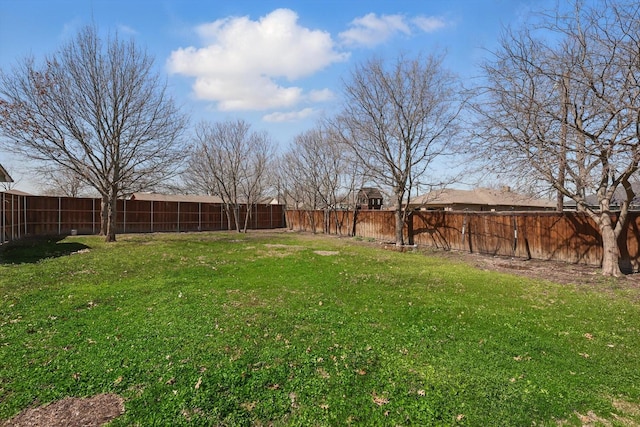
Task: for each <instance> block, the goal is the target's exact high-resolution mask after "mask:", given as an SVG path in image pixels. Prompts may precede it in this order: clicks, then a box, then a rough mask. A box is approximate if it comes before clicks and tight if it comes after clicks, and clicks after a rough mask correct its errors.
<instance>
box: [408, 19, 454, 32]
mask: <svg viewBox="0 0 640 427" xmlns="http://www.w3.org/2000/svg"><path fill="white" fill-rule="evenodd" d="M413 23H414V24H415V25H416V26H417V27H418V28H420V29H421V30H422V31H424V32H425V33H433V32H434V31H438V30H440V29H442V28H444V27H446V26H447V22H446V21H445V20H444V19H443V18H440V17H438V16H417V17H415V18H413Z"/></svg>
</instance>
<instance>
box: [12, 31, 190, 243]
mask: <svg viewBox="0 0 640 427" xmlns="http://www.w3.org/2000/svg"><path fill="white" fill-rule="evenodd" d="M0 117H1V118H2V120H1V121H0V128H1V130H2V133H3V134H4V135H5V136H6V137H7V138H8V140H9V145H10V146H9V147H8V148H9V149H11V150H12V151H14V152H16V153H19V154H22V155H24V156H26V157H27V158H28V159H32V160H37V161H43V162H47V163H53V164H56V165H57V166H59V167H60V168H62V169H67V170H69V171H71V172H72V173H74V174H76V175H78V176H80V177H82V180H83V181H85V182H87V183H88V184H90V185H91V186H92V187H93V188H95V189H96V191H97V192H98V193H99V194H100V195H101V197H102V227H101V233H102V234H104V235H105V236H106V240H107V241H114V240H115V238H116V200H117V198H118V197H119V196H121V195H124V194H126V193H128V192H132V191H139V190H141V189H144V188H147V187H148V186H151V185H153V184H155V183H157V182H159V181H161V180H163V179H166V178H167V177H168V176H170V175H171V174H172V173H173V172H174V171H175V170H176V168H177V166H178V165H179V164H180V160H181V158H182V156H183V155H182V153H183V152H184V150H182V149H181V147H179V146H178V145H177V142H178V141H179V137H180V135H181V133H182V132H183V129H184V128H185V126H186V118H185V116H184V115H182V114H181V113H180V112H179V110H178V108H177V107H176V105H175V103H174V101H173V100H172V99H171V98H170V96H169V95H168V93H167V90H166V85H165V83H164V82H163V81H162V80H161V79H160V77H159V75H158V74H157V73H156V72H155V70H154V61H153V58H152V57H151V56H149V55H148V54H147V53H146V52H145V51H144V50H142V49H140V48H139V47H138V46H136V44H135V43H134V41H133V40H130V41H123V40H121V39H120V38H119V37H118V36H117V35H115V36H108V37H107V38H106V39H103V38H101V37H100V35H99V34H98V30H97V28H96V27H93V26H89V27H85V28H83V29H82V30H81V31H79V33H78V34H77V35H76V37H75V38H74V39H73V40H71V41H70V42H68V43H67V44H65V45H64V46H63V47H62V48H61V49H60V50H59V51H57V52H56V53H54V54H52V55H50V56H47V57H46V58H45V61H44V63H43V64H36V62H35V60H34V59H33V58H28V59H25V60H24V61H23V62H21V63H20V64H19V65H18V66H16V67H15V68H14V69H13V70H12V72H11V73H9V72H2V73H1V74H0Z"/></svg>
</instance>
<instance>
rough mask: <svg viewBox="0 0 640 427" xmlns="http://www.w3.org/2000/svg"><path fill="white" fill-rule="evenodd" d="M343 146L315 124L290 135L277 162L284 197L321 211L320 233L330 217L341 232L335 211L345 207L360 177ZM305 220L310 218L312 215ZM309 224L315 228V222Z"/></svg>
mask: <svg viewBox="0 0 640 427" xmlns="http://www.w3.org/2000/svg"><path fill="white" fill-rule="evenodd" d="M346 148H347V147H345V146H344V145H343V144H342V143H341V140H340V138H337V137H336V135H334V134H332V133H331V132H329V131H328V129H327V128H326V127H325V126H323V125H318V126H316V127H314V128H312V129H310V130H308V131H306V132H303V133H301V134H299V135H297V136H296V137H295V138H294V140H293V143H292V144H291V146H290V147H289V150H288V151H287V152H286V153H285V154H284V155H283V157H282V161H281V164H280V168H281V174H282V175H283V176H284V177H285V182H287V183H288V184H287V185H286V190H287V193H288V198H289V199H290V200H292V201H294V203H295V204H297V205H300V206H301V207H304V208H305V210H315V209H323V210H324V211H325V218H324V224H323V225H324V227H323V228H324V232H329V229H328V227H329V224H330V217H331V216H333V219H334V220H335V221H334V222H335V224H336V227H337V230H336V232H337V233H339V234H340V233H342V227H340V224H339V219H338V215H337V212H338V210H341V209H345V208H348V205H349V198H350V196H351V193H353V192H354V186H355V185H356V183H358V182H360V180H361V177H362V174H361V173H360V172H359V168H357V167H355V165H357V162H355V161H354V159H353V156H352V155H350V154H351V153H350V152H349V151H348V150H347V149H346ZM309 219H310V220H311V221H313V216H312V215H310V216H309ZM345 225H346V224H345ZM311 226H312V228H313V229H314V230H315V226H316V224H314V223H313V222H312V223H311Z"/></svg>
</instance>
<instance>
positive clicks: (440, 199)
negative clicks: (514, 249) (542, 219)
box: [411, 188, 556, 209]
mask: <svg viewBox="0 0 640 427" xmlns="http://www.w3.org/2000/svg"><path fill="white" fill-rule="evenodd" d="M411 204H412V205H418V206H425V207H429V206H453V205H482V206H513V207H519V206H520V207H525V206H526V207H537V208H541V209H551V208H554V207H555V206H556V203H555V202H554V201H551V200H545V199H540V198H536V197H531V196H527V195H524V194H519V193H515V192H513V191H510V190H508V189H502V190H495V189H492V188H476V189H474V190H458V189H453V188H445V189H442V190H437V191H432V192H430V193H427V194H424V195H422V196H418V197H416V198H414V199H413V200H411Z"/></svg>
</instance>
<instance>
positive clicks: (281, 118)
mask: <svg viewBox="0 0 640 427" xmlns="http://www.w3.org/2000/svg"><path fill="white" fill-rule="evenodd" d="M315 113H316V110H314V109H313V108H304V109H302V110H300V111H287V112H275V113H271V114H267V115H266V116H264V117H263V118H262V120H264V121H265V122H270V123H281V122H296V121H299V120H302V119H306V118H308V117H311V116H312V115H314V114H315Z"/></svg>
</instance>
